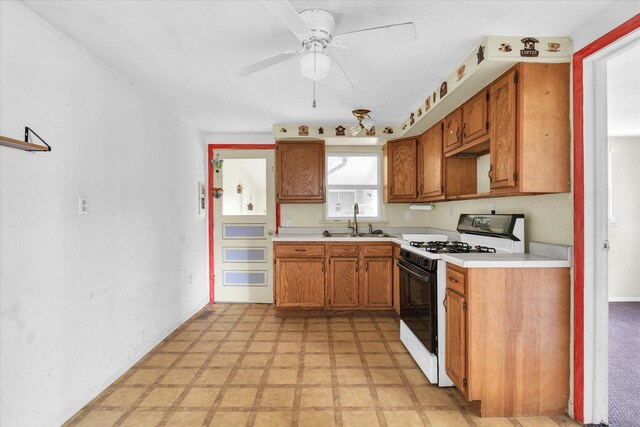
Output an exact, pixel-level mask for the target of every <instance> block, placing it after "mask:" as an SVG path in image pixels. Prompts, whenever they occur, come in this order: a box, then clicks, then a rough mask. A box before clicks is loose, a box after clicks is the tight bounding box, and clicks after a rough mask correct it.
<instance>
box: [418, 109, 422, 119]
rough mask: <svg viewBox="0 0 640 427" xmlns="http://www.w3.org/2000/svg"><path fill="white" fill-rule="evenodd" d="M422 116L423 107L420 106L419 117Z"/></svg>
mask: <svg viewBox="0 0 640 427" xmlns="http://www.w3.org/2000/svg"><path fill="white" fill-rule="evenodd" d="M420 116H422V108H418V117H420Z"/></svg>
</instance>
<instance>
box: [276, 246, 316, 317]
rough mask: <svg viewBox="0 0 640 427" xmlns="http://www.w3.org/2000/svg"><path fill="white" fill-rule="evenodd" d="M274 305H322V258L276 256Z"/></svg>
mask: <svg viewBox="0 0 640 427" xmlns="http://www.w3.org/2000/svg"><path fill="white" fill-rule="evenodd" d="M275 277H276V283H275V294H276V298H275V301H276V307H283V308H285V307H288V308H321V307H324V258H312V257H310V258H276V271H275Z"/></svg>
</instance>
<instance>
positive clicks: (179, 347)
mask: <svg viewBox="0 0 640 427" xmlns="http://www.w3.org/2000/svg"><path fill="white" fill-rule="evenodd" d="M197 334H198V335H200V333H199V332H197ZM191 343H192V341H169V342H167V343H165V344H164V345H163V346H162V347H160V350H159V351H161V352H163V353H171V352H174V353H182V352H183V351H185V350H186V349H187V348H188V347H189V346H190V345H191Z"/></svg>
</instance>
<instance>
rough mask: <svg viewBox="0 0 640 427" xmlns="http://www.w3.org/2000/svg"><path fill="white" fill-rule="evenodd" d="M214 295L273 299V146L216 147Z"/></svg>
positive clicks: (217, 298)
mask: <svg viewBox="0 0 640 427" xmlns="http://www.w3.org/2000/svg"><path fill="white" fill-rule="evenodd" d="M214 156H215V158H217V159H219V160H223V162H222V167H221V169H220V170H219V171H218V172H214V178H213V182H214V185H213V187H214V188H222V189H223V190H224V191H223V194H222V196H221V197H220V198H217V199H216V198H214V199H213V204H214V206H213V223H214V228H213V232H214V250H213V253H214V268H213V270H214V301H216V302H253V303H272V302H273V246H272V244H271V236H272V235H273V234H274V230H275V223H276V221H275V217H276V203H275V180H274V157H275V151H274V150H234V149H229V150H216V151H215V153H214Z"/></svg>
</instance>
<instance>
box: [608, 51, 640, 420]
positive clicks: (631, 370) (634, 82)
mask: <svg viewBox="0 0 640 427" xmlns="http://www.w3.org/2000/svg"><path fill="white" fill-rule="evenodd" d="M631 46H632V47H630V48H629V49H627V50H625V51H623V52H622V53H620V54H619V55H617V56H615V57H613V58H611V59H610V60H608V61H607V134H608V139H607V142H608V165H607V166H608V198H609V213H608V227H607V234H608V239H607V240H608V241H609V245H608V246H609V251H608V252H609V253H608V255H609V257H608V258H609V259H608V269H607V282H608V294H609V304H608V306H609V316H608V321H609V329H608V332H609V405H608V409H609V425H610V426H612V427H616V426H632V425H637V424H638V423H640V397H639V396H640V383H639V382H638V379H639V378H640V363H638V361H640V333H638V331H640V262H639V258H638V256H637V248H636V245H637V244H638V242H640V225H639V224H638V220H637V214H638V213H639V212H640V191H639V190H638V183H639V182H640V168H639V167H638V166H639V165H640V41H638V42H637V43H632V44H631ZM630 70H634V71H631V72H630Z"/></svg>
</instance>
